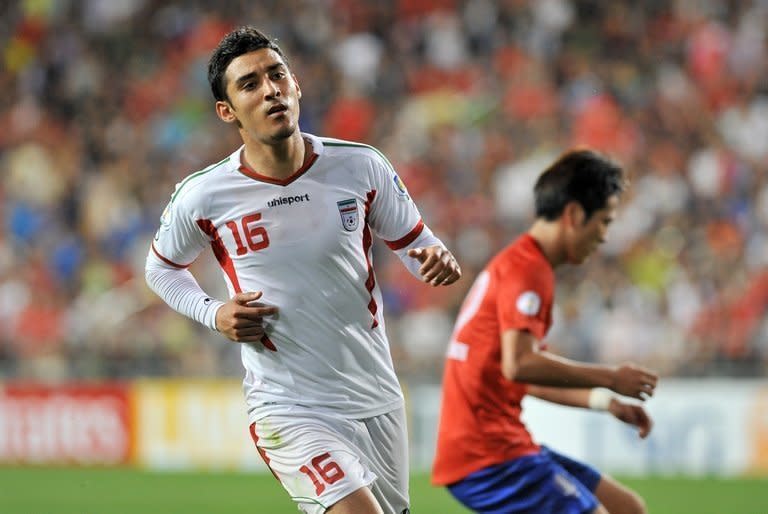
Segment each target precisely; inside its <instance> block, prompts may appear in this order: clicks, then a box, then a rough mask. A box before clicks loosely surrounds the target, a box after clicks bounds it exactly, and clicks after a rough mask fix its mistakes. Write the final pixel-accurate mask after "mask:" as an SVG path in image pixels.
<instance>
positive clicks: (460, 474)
mask: <svg viewBox="0 0 768 514" xmlns="http://www.w3.org/2000/svg"><path fill="white" fill-rule="evenodd" d="M540 452H541V446H539V445H536V446H535V447H533V448H530V449H528V450H526V451H524V452H520V453H519V454H515V455H511V456H509V455H508V456H505V457H492V458H488V459H483V460H479V461H477V463H476V464H475V465H474V466H467V467H466V468H464V469H462V470H460V471H456V472H454V473H445V474H443V473H439V474H437V475H438V476H435V473H434V472H433V473H432V479H431V483H432V484H433V485H439V486H449V485H453V484H455V483H457V482H461V481H462V480H464V479H465V478H467V477H468V476H469V475H471V474H472V473H476V472H478V471H480V470H482V469H485V468H489V467H491V466H496V465H498V464H503V463H504V462H509V461H512V460H515V459H519V458H520V457H526V456H528V455H535V454H537V453H540Z"/></svg>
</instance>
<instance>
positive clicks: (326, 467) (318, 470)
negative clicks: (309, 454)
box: [299, 452, 345, 496]
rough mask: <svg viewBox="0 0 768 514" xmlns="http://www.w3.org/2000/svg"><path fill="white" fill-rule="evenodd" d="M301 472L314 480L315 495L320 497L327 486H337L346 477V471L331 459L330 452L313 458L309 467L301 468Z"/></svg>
mask: <svg viewBox="0 0 768 514" xmlns="http://www.w3.org/2000/svg"><path fill="white" fill-rule="evenodd" d="M299 471H301V472H302V473H304V474H305V475H307V476H308V477H309V479H310V480H312V484H314V486H315V494H316V495H318V496H320V495H321V494H323V491H325V487H326V484H328V485H332V484H335V483H336V482H338V481H339V480H341V479H342V478H344V476H345V475H344V470H343V469H341V467H339V465H338V464H336V462H335V461H334V460H332V459H331V454H330V453H328V452H325V453H323V454H321V455H318V456H317V457H315V458H313V459H312V461H311V462H310V465H309V466H307V465H304V466H302V467H300V468H299Z"/></svg>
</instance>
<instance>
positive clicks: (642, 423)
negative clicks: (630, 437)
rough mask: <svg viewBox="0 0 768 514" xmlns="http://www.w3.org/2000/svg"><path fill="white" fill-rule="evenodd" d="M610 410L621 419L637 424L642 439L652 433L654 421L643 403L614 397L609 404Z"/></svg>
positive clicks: (630, 423)
mask: <svg viewBox="0 0 768 514" xmlns="http://www.w3.org/2000/svg"><path fill="white" fill-rule="evenodd" d="M608 412H610V413H611V414H613V416H614V417H615V418H616V419H618V420H619V421H623V422H624V423H627V424H629V425H633V426H636V427H637V428H638V435H639V436H640V438H641V439H645V438H646V437H648V434H650V433H651V428H653V421H652V420H651V417H650V416H648V413H647V412H646V411H645V409H644V408H643V406H642V405H638V404H636V403H629V402H622V401H621V400H619V399H618V398H613V399H612V400H611V403H610V405H609V406H608Z"/></svg>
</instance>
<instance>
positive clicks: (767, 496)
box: [0, 467, 768, 514]
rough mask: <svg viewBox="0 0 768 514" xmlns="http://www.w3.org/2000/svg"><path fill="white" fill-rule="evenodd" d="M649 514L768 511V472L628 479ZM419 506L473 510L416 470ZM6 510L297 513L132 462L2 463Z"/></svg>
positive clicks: (264, 492) (209, 477)
mask: <svg viewBox="0 0 768 514" xmlns="http://www.w3.org/2000/svg"><path fill="white" fill-rule="evenodd" d="M622 481H623V482H624V483H625V484H627V485H629V486H630V487H633V488H635V489H636V490H637V491H639V492H640V493H641V494H642V495H643V496H644V497H645V499H646V501H647V502H648V507H649V511H650V514H687V513H696V514H766V513H768V478H764V479H739V480H720V479H700V480H694V479H684V478H649V479H631V480H630V479H626V480H622ZM411 499H412V503H413V505H412V506H413V512H414V514H466V513H467V512H468V511H467V510H465V509H462V508H461V507H459V505H458V504H457V503H456V502H455V501H454V500H453V498H451V497H450V495H448V493H446V492H445V491H444V490H443V489H437V488H433V487H431V486H430V485H429V483H428V481H427V477H426V476H425V475H416V476H414V477H413V480H412V485H411ZM0 512H2V513H7V514H123V513H124V514H129V513H130V514H136V513H142V514H154V513H157V514H234V513H251V514H254V513H255V514H295V513H297V512H298V510H297V509H296V507H295V506H294V505H293V504H292V503H291V502H290V501H289V500H288V499H287V497H286V495H285V493H284V492H283V490H282V489H281V488H280V487H279V486H278V484H277V482H276V481H275V479H274V478H273V477H272V475H269V474H245V473H150V472H144V471H136V470H132V469H79V468H77V469H70V468H66V469H51V468H9V467H6V468H0Z"/></svg>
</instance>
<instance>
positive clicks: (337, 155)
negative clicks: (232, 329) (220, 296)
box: [152, 134, 439, 421]
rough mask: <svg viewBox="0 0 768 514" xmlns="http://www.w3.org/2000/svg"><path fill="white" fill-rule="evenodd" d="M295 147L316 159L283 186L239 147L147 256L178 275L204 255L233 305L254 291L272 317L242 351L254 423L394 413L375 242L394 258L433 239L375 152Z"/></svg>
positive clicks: (169, 220) (185, 194)
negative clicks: (276, 415)
mask: <svg viewBox="0 0 768 514" xmlns="http://www.w3.org/2000/svg"><path fill="white" fill-rule="evenodd" d="M303 136H304V138H305V139H307V140H308V141H309V142H310V143H311V145H312V148H313V152H314V155H313V156H312V158H311V160H309V161H308V164H307V165H305V166H304V167H302V169H300V170H298V171H297V172H296V173H294V174H293V175H292V176H291V177H289V178H287V179H285V180H275V179H272V178H269V177H266V176H263V175H259V174H258V173H256V172H254V171H252V170H249V169H248V168H246V167H245V166H243V165H242V164H241V153H242V150H243V149H242V147H241V148H240V149H238V150H237V151H236V152H234V153H233V154H232V155H230V156H229V157H228V158H226V159H224V160H223V161H221V162H219V163H218V164H215V165H212V166H210V167H208V168H206V169H204V170H202V171H199V172H197V173H194V174H192V175H190V176H189V177H187V178H186V179H185V180H184V181H183V182H181V183H180V184H179V185H177V187H176V191H175V192H174V194H173V196H172V198H171V202H170V204H169V205H168V207H167V208H166V211H165V212H164V213H163V218H162V220H161V227H160V229H159V230H158V232H157V235H156V236H155V240H154V242H153V244H152V251H153V252H154V253H155V254H156V256H157V257H159V258H160V259H162V260H163V262H165V263H167V264H172V265H174V266H177V267H186V266H188V265H189V264H191V263H192V262H193V261H194V260H195V259H196V258H197V256H198V255H199V254H200V252H201V251H202V250H203V249H205V248H206V247H209V246H210V247H212V249H213V252H214V254H215V255H216V258H217V260H218V262H219V264H220V265H221V268H222V271H223V274H224V277H225V280H226V283H227V286H228V289H229V293H230V295H234V294H236V293H238V292H250V291H262V292H263V296H262V298H261V299H260V300H259V301H263V302H264V303H266V304H270V305H275V306H277V307H278V308H279V310H280V312H279V316H278V318H277V319H274V320H272V319H270V318H265V321H267V322H268V328H267V336H266V337H265V338H264V339H263V340H262V342H261V343H246V344H241V348H242V350H241V352H242V360H243V365H244V367H245V378H244V383H243V385H244V390H245V394H246V400H247V402H248V406H249V413H250V418H251V420H252V421H253V420H255V419H257V418H258V417H260V416H261V415H262V414H266V413H269V412H276V411H280V410H281V409H284V408H285V407H290V406H291V405H295V404H299V405H308V406H322V407H324V408H328V409H334V410H338V411H339V412H340V413H341V414H342V415H344V416H348V417H350V418H363V417H369V416H374V415H378V414H382V413H384V412H388V411H391V410H392V409H394V408H397V407H398V406H400V405H401V404H402V393H401V390H400V386H399V383H398V380H397V377H396V376H395V372H394V367H393V364H392V359H391V356H390V350H389V343H388V341H387V338H386V335H385V331H384V320H383V317H382V312H381V305H382V300H381V293H380V291H379V287H378V284H377V281H376V277H375V275H374V272H373V268H372V262H371V245H372V232H374V233H375V234H376V235H377V236H378V237H380V238H382V239H383V240H385V242H386V243H387V245H388V246H389V247H390V248H392V249H394V250H402V249H406V248H408V247H410V245H415V243H416V242H422V241H423V240H424V237H423V236H425V235H426V234H429V236H430V237H431V238H432V239H434V237H433V236H431V232H429V229H428V228H426V227H425V226H424V224H423V222H422V220H421V216H420V214H419V212H418V209H417V208H416V205H415V204H414V203H413V201H412V200H411V198H410V197H409V195H408V193H407V191H406V189H405V186H404V185H403V183H402V181H401V180H400V179H399V177H398V176H397V174H396V173H395V171H394V170H393V168H392V166H391V165H390V164H389V162H388V161H387V160H386V158H384V156H382V155H381V154H380V153H379V152H378V151H377V150H375V149H374V148H372V147H370V146H366V145H362V144H357V143H350V142H347V141H341V140H336V139H330V138H319V137H316V136H313V135H310V134H303ZM435 240H436V239H435ZM436 241H437V240H436ZM437 243H439V241H437Z"/></svg>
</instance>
